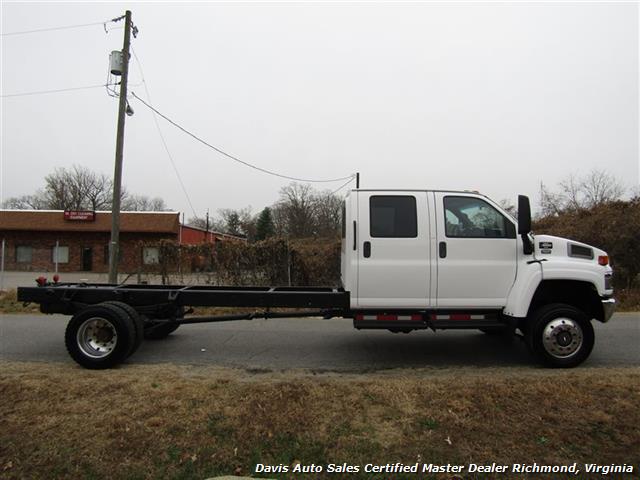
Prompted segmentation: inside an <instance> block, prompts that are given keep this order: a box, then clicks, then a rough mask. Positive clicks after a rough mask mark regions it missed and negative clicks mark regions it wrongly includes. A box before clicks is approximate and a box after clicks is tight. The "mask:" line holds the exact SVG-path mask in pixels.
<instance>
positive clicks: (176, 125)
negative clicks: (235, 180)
mask: <svg viewBox="0 0 640 480" xmlns="http://www.w3.org/2000/svg"><path fill="white" fill-rule="evenodd" d="M131 95H133V96H134V97H135V98H136V99H138V101H140V102H141V103H142V104H143V105H145V106H146V107H147V108H149V109H150V110H153V111H154V112H155V113H157V114H158V115H160V116H161V117H162V118H164V119H165V120H166V121H167V122H169V123H170V124H171V125H173V126H174V127H176V128H178V129H180V130H182V131H183V132H184V133H186V134H187V135H189V136H190V137H192V138H193V139H195V140H197V141H198V142H200V143H202V144H203V145H206V146H207V147H209V148H211V149H213V150H215V151H216V152H218V153H220V154H221V155H224V156H225V157H227V158H230V159H231V160H233V161H235V162H238V163H241V164H243V165H245V166H247V167H249V168H253V169H254V170H258V171H260V172H263V173H267V174H269V175H273V176H275V177H280V178H286V179H288V180H294V181H298V182H306V183H332V182H340V181H342V180H346V179H352V178H354V176H353V175H349V176H346V177H340V178H332V179H326V180H318V179H310V178H298V177H290V176H289V175H282V174H280V173H277V172H272V171H271V170H267V169H265V168H262V167H258V166H257V165H253V164H251V163H249V162H245V161H244V160H240V159H239V158H238V157H234V156H233V155H231V154H229V153H227V152H225V151H224V150H221V149H220V148H218V147H215V146H213V145H211V144H210V143H207V142H206V141H204V140H202V139H201V138H200V137H198V136H197V135H195V134H193V133H191V132H190V131H189V130H187V129H186V128H184V127H182V126H180V125H178V124H177V123H176V122H174V121H173V120H171V119H170V118H169V117H167V116H166V115H164V114H163V113H161V112H159V111H158V110H156V109H155V108H153V107H152V106H151V105H149V104H148V103H147V102H145V101H144V100H142V99H141V98H140V97H139V96H137V95H136V94H135V93H134V92H131Z"/></svg>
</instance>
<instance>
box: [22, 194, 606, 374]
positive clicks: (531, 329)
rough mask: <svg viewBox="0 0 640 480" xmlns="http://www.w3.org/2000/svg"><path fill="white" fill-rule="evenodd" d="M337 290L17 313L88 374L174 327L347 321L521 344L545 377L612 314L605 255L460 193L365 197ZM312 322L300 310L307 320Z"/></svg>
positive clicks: (54, 288)
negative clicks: (60, 338)
mask: <svg viewBox="0 0 640 480" xmlns="http://www.w3.org/2000/svg"><path fill="white" fill-rule="evenodd" d="M341 257H342V258H341V277H342V285H341V286H334V287H211V286H166V285H162V286H161V285H105V284H60V283H51V282H47V281H46V279H40V281H39V284H38V286H37V287H21V288H19V289H18V299H19V300H21V301H24V302H37V303H40V308H41V310H42V311H43V312H45V313H64V314H68V315H72V318H71V320H70V321H69V324H68V326H67V329H66V333H65V342H66V346H67V350H68V351H69V354H70V355H71V357H72V358H73V359H74V360H76V361H77V362H78V363H79V364H81V365H83V366H85V367H87V368H108V367H111V366H113V365H115V364H117V363H119V362H121V361H123V360H124V359H125V358H127V357H128V356H129V355H131V354H132V353H133V352H134V351H135V350H136V349H137V348H138V346H139V345H140V343H141V341H142V339H143V338H163V337H166V336H167V335H169V334H170V333H171V332H173V331H174V330H175V329H176V328H178V327H179V326H180V325H182V324H188V323H203V322H218V321H231V320H250V319H253V318H274V317H279V316H285V315H286V316H291V313H284V314H283V313H278V312H271V311H270V310H269V309H270V308H271V307H292V308H298V309H306V310H302V311H298V312H296V316H317V315H321V316H324V317H325V318H332V317H343V318H352V319H353V324H354V327H355V328H357V329H371V328H373V329H386V330H390V331H392V332H394V333H399V332H404V333H408V332H411V331H413V330H419V329H433V330H434V331H435V330H438V329H480V330H482V331H484V332H486V333H489V334H502V335H513V334H519V335H522V336H524V338H525V340H526V342H527V344H528V346H529V348H530V349H531V351H532V352H533V354H534V355H535V357H536V358H537V359H538V360H539V361H540V362H541V363H543V364H545V365H547V366H551V367H574V366H576V365H579V364H580V363H581V362H583V361H584V360H585V359H586V358H587V357H588V356H589V354H590V353H591V350H592V348H593V345H594V330H593V326H592V324H591V322H592V320H594V319H595V320H597V321H600V322H607V321H609V319H610V318H611V315H612V314H613V311H614V308H615V300H614V299H613V297H612V295H613V289H612V284H611V279H612V269H611V266H610V265H609V257H608V256H607V253H606V252H604V251H602V250H600V249H598V248H596V247H593V246H589V245H585V244H583V243H580V242H576V241H572V240H568V239H564V238H559V237H553V236H548V235H538V234H535V235H534V234H533V233H532V232H531V211H530V206H529V199H528V198H527V197H525V196H519V198H518V219H517V220H516V219H515V218H513V217H511V215H509V214H508V213H507V212H506V211H504V210H503V209H502V208H501V207H500V206H499V205H498V204H496V203H495V202H493V201H492V200H490V199H489V198H487V197H485V196H483V195H481V194H479V193H477V192H470V191H445V190H364V189H356V190H352V191H350V192H349V193H348V195H347V197H346V199H345V202H344V204H343V214H342V256H341ZM205 305H206V306H237V307H248V306H251V307H264V308H266V310H265V311H263V312H256V313H252V314H238V315H224V316H214V317H209V316H207V317H195V316H189V315H188V313H189V310H188V308H189V307H193V306H205ZM309 309H313V310H309Z"/></svg>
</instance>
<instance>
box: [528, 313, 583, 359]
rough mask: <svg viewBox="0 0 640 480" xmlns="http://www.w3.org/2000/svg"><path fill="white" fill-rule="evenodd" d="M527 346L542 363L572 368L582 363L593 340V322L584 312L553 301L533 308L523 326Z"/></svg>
mask: <svg viewBox="0 0 640 480" xmlns="http://www.w3.org/2000/svg"><path fill="white" fill-rule="evenodd" d="M526 339H527V345H528V346H529V348H530V350H531V351H532V352H533V354H534V355H535V356H536V358H537V359H538V361H540V362H541V363H542V364H543V365H546V366H548V367H554V368H572V367H576V366H578V365H580V364H581V363H582V362H584V361H585V360H586V359H587V357H588V356H589V354H590V353H591V350H593V344H594V341H595V335H594V332H593V325H591V320H590V319H589V318H588V317H587V315H585V313H584V312H582V311H580V310H578V309H577V308H575V307H572V306H571V305H566V304H563V303H553V304H550V305H546V306H544V307H542V308H540V309H538V310H537V311H535V312H534V313H533V314H532V315H531V318H530V319H529V321H528V326H527V329H526Z"/></svg>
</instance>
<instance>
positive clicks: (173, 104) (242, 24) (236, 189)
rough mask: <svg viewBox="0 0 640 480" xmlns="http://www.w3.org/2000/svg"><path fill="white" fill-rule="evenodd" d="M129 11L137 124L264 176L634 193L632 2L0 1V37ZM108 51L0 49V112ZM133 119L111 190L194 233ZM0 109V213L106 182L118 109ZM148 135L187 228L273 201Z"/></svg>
mask: <svg viewBox="0 0 640 480" xmlns="http://www.w3.org/2000/svg"><path fill="white" fill-rule="evenodd" d="M126 8H129V9H131V10H132V12H133V21H134V23H135V24H136V25H137V26H138V28H139V29H140V33H139V35H138V38H137V39H133V46H134V49H135V51H136V53H137V54H138V57H139V58H140V62H141V63H142V66H143V69H144V74H145V79H146V81H147V86H148V88H149V91H150V93H151V98H152V103H153V105H154V106H155V107H156V108H157V109H158V110H160V111H161V112H163V113H165V114H166V115H167V116H169V117H170V118H172V119H173V120H175V121H177V122H178V123H180V124H182V125H183V126H184V127H185V128H187V129H189V130H191V131H193V132H194V133H196V134H197V135H199V136H201V137H202V138H204V139H205V140H207V141H208V142H210V143H212V144H214V145H216V146H218V147H220V148H222V149H224V150H226V151H228V152H229V153H232V154H234V155H236V156H238V157H240V158H242V159H243V160H245V161H248V162H252V163H255V164H256V165H259V166H261V167H263V168H267V169H270V170H275V171H278V172H281V173H284V174H286V175H290V176H296V177H306V178H334V177H342V176H345V175H349V174H351V173H353V172H356V171H359V172H360V173H361V187H363V188H420V189H425V188H450V189H477V190H480V191H482V192H483V193H485V194H487V195H489V196H491V197H493V198H494V199H495V200H500V199H502V198H508V199H515V197H516V195H517V194H518V193H524V194H528V195H530V196H531V197H532V198H533V200H534V204H535V203H536V202H537V193H538V191H539V183H540V181H544V182H545V184H548V185H550V186H553V185H555V183H556V182H557V181H559V180H560V179H562V178H563V177H565V176H567V175H568V174H571V173H577V174H580V173H587V172H588V171H589V170H591V169H593V168H601V169H606V170H607V171H609V172H611V173H612V174H614V175H615V176H617V177H618V178H619V179H620V180H622V181H623V182H624V183H625V185H626V186H628V187H634V186H637V185H638V184H639V183H640V162H639V150H638V141H639V122H638V105H639V95H638V88H639V84H638V65H639V58H638V57H639V51H638V40H639V38H638V19H639V14H638V5H637V4H636V3H622V4H613V3H607V4H594V3H569V4H562V5H560V4H554V3H533V4H532V3H528V4H522V3H520V4H518V3H511V4H499V3H489V4H469V3H456V4H435V3H407V4H397V3H395V4H394V3H359V4H346V5H345V4H338V3H326V4H303V3H297V4H296V3H279V4H257V3H246V4H222V3H197V4H189V5H183V4H180V5H178V4H177V3H129V4H126V5H125V4H120V3H103V4H90V3H8V2H4V1H3V2H2V6H1V9H2V11H1V17H2V23H1V28H2V33H3V34H5V33H11V32H16V31H22V30H30V29H38V28H45V27H54V26H64V25H74V24H84V23H91V22H99V21H103V20H107V19H111V18H114V17H117V16H119V15H122V14H123V13H124V10H125V9H126ZM118 25H119V26H121V25H122V23H120V24H118ZM112 26H113V25H112ZM110 28H111V27H110ZM122 34H123V30H122V29H116V30H112V31H110V32H109V33H108V34H105V31H104V29H103V27H102V26H101V25H98V26H92V27H87V28H81V29H70V30H61V31H51V32H43V33H36V34H30V35H5V36H2V37H1V41H2V48H1V51H2V59H1V70H2V74H1V80H2V85H1V91H2V95H10V94H14V93H22V92H32V91H41V90H50V89H62V88H69V87H81V86H87V85H99V84H103V83H104V82H105V79H106V72H107V66H108V56H109V52H110V51H111V50H119V49H121V48H122ZM140 82H141V75H140V70H139V68H138V66H137V64H136V63H135V61H132V65H131V75H130V85H131V86H130V90H132V91H133V92H135V93H136V94H138V95H140V96H143V97H144V95H145V91H144V87H143V86H142V85H140ZM131 105H132V107H133V108H134V110H135V115H134V116H132V117H127V123H126V134H125V135H126V140H125V158H124V177H123V183H124V184H125V185H126V186H127V188H128V189H129V191H131V192H133V193H138V194H144V195H148V196H151V197H155V196H160V197H163V198H164V199H165V201H166V202H167V204H168V205H169V206H170V207H171V208H173V209H175V210H179V211H184V212H186V215H187V218H188V217H190V216H192V211H191V209H190V208H189V206H188V203H187V201H186V199H185V196H184V193H183V192H182V190H181V188H180V185H179V183H178V180H177V178H176V175H175V173H174V171H173V169H172V167H171V164H170V161H169V159H168V157H167V154H166V153H165V151H164V149H163V146H162V143H161V141H160V138H159V136H158V133H157V130H156V127H155V125H154V122H153V117H152V114H151V112H150V111H149V110H147V109H146V108H145V107H144V106H143V105H141V104H140V103H139V102H137V101H136V100H135V99H131ZM1 106H2V119H1V120H2V139H1V140H2V152H1V154H2V157H1V161H2V169H1V170H2V177H1V179H0V184H1V196H2V198H3V199H6V198H8V197H12V196H19V195H24V194H30V193H33V192H34V191H35V190H36V189H37V188H39V187H40V186H42V184H43V180H42V179H43V177H44V176H45V175H46V174H47V173H49V172H51V171H52V170H53V169H54V168H56V167H69V166H72V165H73V164H82V165H85V166H87V167H89V168H91V169H93V170H97V171H100V172H104V173H107V174H109V175H112V172H113V162H114V154H115V136H116V117H117V100H116V99H114V98H111V97H109V96H108V95H107V93H106V91H105V89H104V88H94V89H89V90H81V91H73V92H65V93H56V94H48V95H33V96H21V97H5V98H2V103H1ZM159 122H160V126H161V129H162V131H163V133H164V135H165V138H166V141H167V144H168V146H169V150H170V151H171V153H172V155H173V158H174V160H175V163H176V166H177V168H178V170H179V172H180V174H181V176H182V179H183V181H184V184H185V186H186V187H187V189H188V192H189V195H190V197H191V199H192V202H193V204H194V207H195V209H196V211H197V213H198V214H199V215H204V212H205V211H206V209H207V208H208V209H210V210H211V212H212V213H213V212H215V211H216V210H217V209H219V208H242V207H245V206H248V205H251V206H252V207H253V210H254V212H257V211H259V210H260V209H261V208H263V207H264V206H266V205H270V204H271V203H273V202H274V201H276V200H277V198H278V191H279V189H280V188H281V187H282V186H284V185H286V184H288V183H289V182H288V181H287V180H282V179H278V178H274V177H270V176H266V175H264V174H262V173H259V172H256V171H254V170H250V169H248V168H246V167H244V166H242V165H238V164H236V163H233V162H232V161H230V160H228V159H226V158H225V157H222V156H221V155H219V154H218V153H216V152H214V151H211V150H209V149H207V148H206V147H204V146H202V145H200V144H198V143H196V142H195V141H194V140H193V139H191V138H189V137H187V136H186V135H185V134H184V133H182V132H180V131H178V130H177V129H175V128H174V127H172V126H171V125H169V124H167V123H166V122H165V121H164V120H161V119H160V120H159ZM340 184H341V183H336V184H320V185H317V186H319V187H322V188H331V189H334V188H337V187H338V186H340Z"/></svg>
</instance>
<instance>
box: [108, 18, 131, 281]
mask: <svg viewBox="0 0 640 480" xmlns="http://www.w3.org/2000/svg"><path fill="white" fill-rule="evenodd" d="M130 43H131V11H129V10H127V11H126V13H125V22H124V44H123V46H122V80H121V81H120V103H119V108H118V133H117V134H116V166H115V171H114V173H113V202H112V207H111V243H110V245H109V246H110V248H109V283H118V258H119V256H120V255H119V253H120V190H121V186H122V154H123V152H124V120H125V117H126V115H125V114H126V109H127V78H128V76H129V46H130Z"/></svg>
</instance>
